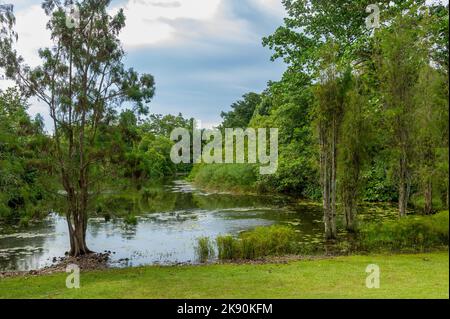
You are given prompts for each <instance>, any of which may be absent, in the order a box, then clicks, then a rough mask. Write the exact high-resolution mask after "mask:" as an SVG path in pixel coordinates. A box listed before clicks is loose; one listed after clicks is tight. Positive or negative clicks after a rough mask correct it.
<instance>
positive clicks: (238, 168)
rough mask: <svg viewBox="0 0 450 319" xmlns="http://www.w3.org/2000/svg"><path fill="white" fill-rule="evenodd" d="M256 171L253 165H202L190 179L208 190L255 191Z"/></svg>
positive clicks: (197, 166)
mask: <svg viewBox="0 0 450 319" xmlns="http://www.w3.org/2000/svg"><path fill="white" fill-rule="evenodd" d="M256 169H257V167H256V166H255V165H253V164H200V165H195V166H194V168H193V170H192V172H191V174H190V179H191V180H192V181H193V182H194V183H195V184H196V185H198V186H200V187H203V188H206V189H218V190H231V191H233V190H236V191H254V189H255V188H254V186H255V182H256V176H257V175H256Z"/></svg>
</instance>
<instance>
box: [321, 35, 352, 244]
mask: <svg viewBox="0 0 450 319" xmlns="http://www.w3.org/2000/svg"><path fill="white" fill-rule="evenodd" d="M337 52H338V49H337V46H336V44H335V43H333V42H330V43H329V44H328V45H327V46H325V47H324V50H323V52H322V57H323V58H322V60H321V61H320V65H321V69H322V71H321V72H320V76H319V81H320V82H319V83H318V84H317V86H316V90H315V96H316V118H317V127H318V135H319V153H320V175H321V184H322V200H323V212H324V224H325V237H326V238H327V239H334V238H336V235H337V233H336V199H337V188H336V179H337V158H338V143H339V132H340V127H341V124H342V118H343V111H344V109H343V107H344V96H345V91H346V87H347V85H348V83H347V82H348V73H347V72H342V71H340V67H339V60H338V58H337Z"/></svg>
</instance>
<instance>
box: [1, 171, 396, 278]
mask: <svg viewBox="0 0 450 319" xmlns="http://www.w3.org/2000/svg"><path fill="white" fill-rule="evenodd" d="M143 197H144V198H141V199H139V201H138V203H137V204H138V206H139V213H138V215H137V223H136V224H135V225H130V224H127V223H125V222H124V219H123V218H112V219H111V220H109V221H107V220H108V219H105V218H103V217H96V218H91V219H90V220H89V225H88V231H87V243H88V246H89V248H90V249H91V250H93V251H96V252H105V251H111V252H112V254H111V259H110V265H111V266H112V267H127V266H139V265H147V264H175V263H196V262H197V259H196V256H195V250H194V247H195V243H196V239H197V238H199V237H202V236H208V237H210V238H211V239H214V238H216V237H217V236H218V235H223V234H232V235H237V234H239V233H240V232H242V231H245V230H249V229H252V228H254V227H257V226H268V225H272V224H286V225H291V226H292V227H295V229H296V231H297V233H298V234H299V236H300V238H301V239H302V240H305V241H308V242H313V243H317V244H320V243H321V242H322V236H323V235H322V234H323V223H322V210H321V207H320V205H317V204H314V203H299V202H298V201H295V200H293V199H292V198H290V197H287V196H275V195H273V196H259V195H234V194H227V193H207V192H203V191H200V190H198V189H196V188H195V187H193V186H192V185H190V184H189V183H188V182H185V181H182V180H174V181H168V182H166V183H164V184H162V185H158V186H157V188H156V191H155V187H154V188H153V189H152V191H151V194H150V195H145V196H143ZM123 201H125V200H123ZM133 205H136V203H133ZM389 208H391V207H389ZM380 211H385V210H380V208H377V209H374V208H368V209H366V210H365V216H366V217H368V218H372V217H373V216H379V215H380V214H379V212H380ZM377 212H378V213H377ZM68 248H69V239H68V231H67V224H66V220H65V219H64V217H62V216H60V215H58V214H56V213H53V214H51V215H50V216H48V218H46V219H45V220H43V221H40V222H36V223H32V224H30V225H29V226H27V227H14V228H11V227H5V226H3V227H1V226H0V271H24V270H35V269H39V268H42V267H45V266H49V265H51V264H52V263H53V259H54V257H61V256H64V253H65V252H66V251H67V250H68Z"/></svg>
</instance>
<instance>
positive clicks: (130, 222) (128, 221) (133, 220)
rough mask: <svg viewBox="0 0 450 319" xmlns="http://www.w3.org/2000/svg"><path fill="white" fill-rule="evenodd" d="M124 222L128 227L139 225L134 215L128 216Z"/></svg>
mask: <svg viewBox="0 0 450 319" xmlns="http://www.w3.org/2000/svg"><path fill="white" fill-rule="evenodd" d="M123 221H124V223H125V224H127V225H137V223H138V220H137V217H136V216H135V215H132V214H128V215H127V216H125V218H124V220H123Z"/></svg>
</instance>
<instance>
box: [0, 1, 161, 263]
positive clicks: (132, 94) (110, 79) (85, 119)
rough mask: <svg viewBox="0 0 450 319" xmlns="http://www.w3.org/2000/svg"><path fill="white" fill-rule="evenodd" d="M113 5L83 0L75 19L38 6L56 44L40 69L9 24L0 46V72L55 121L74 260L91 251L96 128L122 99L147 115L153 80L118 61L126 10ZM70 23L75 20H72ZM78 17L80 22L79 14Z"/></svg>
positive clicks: (55, 5)
mask: <svg viewBox="0 0 450 319" xmlns="http://www.w3.org/2000/svg"><path fill="white" fill-rule="evenodd" d="M110 2H111V1H110V0H83V1H80V2H79V3H76V2H74V1H71V0H67V1H64V5H66V6H68V5H74V6H75V7H76V10H77V11H78V12H79V21H75V22H76V23H74V24H75V25H74V24H71V23H66V22H67V20H70V19H69V17H67V15H66V13H65V12H64V10H63V8H62V7H61V5H62V4H61V1H59V0H45V1H44V2H43V4H42V7H43V9H44V10H45V12H46V14H47V16H48V17H49V22H48V24H47V28H48V29H49V30H50V32H51V40H52V42H53V45H52V46H51V47H50V48H44V49H41V50H40V51H39V56H40V58H41V59H42V64H41V65H40V66H38V67H35V68H30V67H29V66H26V65H25V64H24V63H23V59H22V58H21V57H20V56H19V55H18V54H17V52H16V51H15V50H14V33H13V31H11V30H12V25H13V21H9V29H8V30H9V31H7V32H4V33H5V34H7V35H8V37H6V40H5V41H2V42H1V45H0V50H1V55H0V67H3V68H5V69H6V75H7V76H8V77H9V78H11V79H14V80H15V81H16V83H17V84H18V86H19V87H20V88H21V89H22V91H23V92H25V94H26V95H27V96H35V97H38V98H39V99H40V100H42V101H43V102H45V103H46V104H47V105H48V107H49V111H50V116H51V118H52V120H53V126H54V127H53V137H54V141H55V144H56V151H55V153H54V155H53V156H54V159H55V162H56V163H57V165H58V170H59V173H60V177H61V182H62V185H63V188H64V190H65V192H66V202H67V208H66V219H67V224H68V229H69V236H70V251H69V254H70V255H71V256H79V255H84V254H87V253H90V252H91V251H90V250H89V248H88V247H87V244H86V228H87V222H88V203H89V201H90V189H91V188H92V185H93V184H94V183H95V182H96V181H95V180H92V179H91V177H92V171H93V166H95V165H96V163H99V162H100V161H101V160H102V156H101V154H102V153H101V152H100V151H99V150H97V149H96V148H95V147H94V146H92V145H94V144H95V140H96V138H97V137H98V130H99V128H100V127H101V126H102V124H104V122H105V121H106V120H107V119H108V114H110V113H111V112H112V111H113V109H115V108H118V107H120V105H121V104H122V103H124V102H129V103H132V104H133V105H134V109H133V110H134V111H136V113H145V112H146V110H147V107H146V103H149V102H150V100H151V98H152V97H153V95H154V79H153V77H152V76H151V75H148V74H144V75H142V76H139V75H138V73H137V72H135V71H134V70H133V69H128V70H127V69H125V66H124V65H123V63H122V59H123V57H124V51H123V49H122V47H121V45H120V41H119V38H118V36H119V33H120V31H121V30H122V29H123V27H124V26H125V16H124V14H123V10H119V11H118V12H117V14H115V15H114V16H110V15H109V14H108V13H107V7H108V6H109V4H110ZM74 18H75V16H74ZM76 18H77V19H78V17H76Z"/></svg>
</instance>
